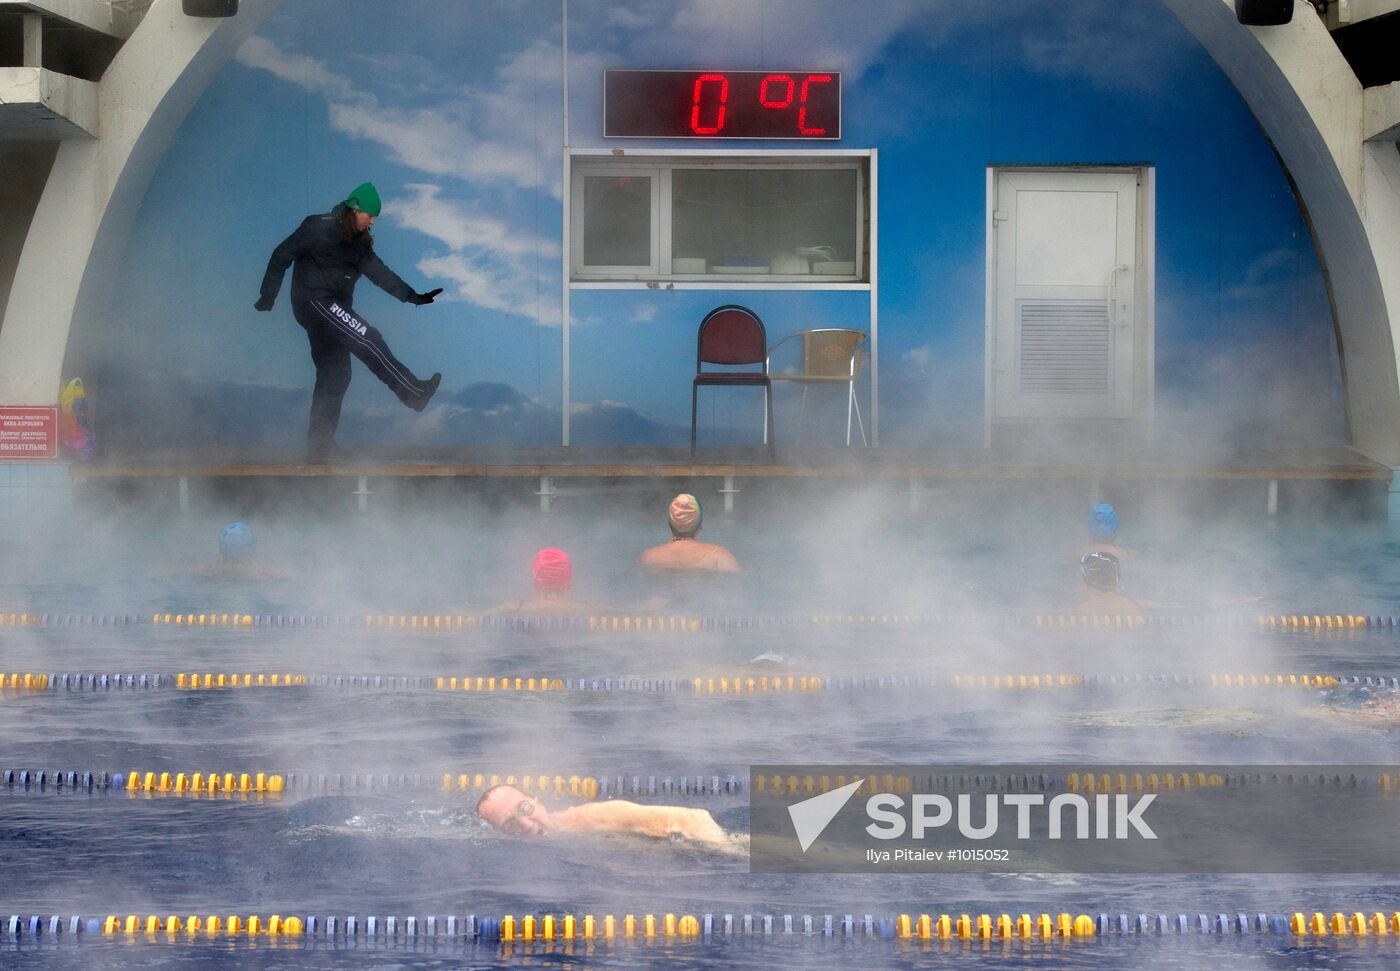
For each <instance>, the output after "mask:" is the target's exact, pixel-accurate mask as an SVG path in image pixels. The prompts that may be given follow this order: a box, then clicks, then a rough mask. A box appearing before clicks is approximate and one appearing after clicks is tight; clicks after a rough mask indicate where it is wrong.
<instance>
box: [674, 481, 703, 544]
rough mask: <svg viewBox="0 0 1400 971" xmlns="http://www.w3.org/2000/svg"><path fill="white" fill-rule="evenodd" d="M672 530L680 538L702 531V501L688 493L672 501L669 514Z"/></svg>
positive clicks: (683, 493)
mask: <svg viewBox="0 0 1400 971" xmlns="http://www.w3.org/2000/svg"><path fill="white" fill-rule="evenodd" d="M667 515H668V518H669V519H670V521H671V529H672V530H673V531H675V533H676V534H677V535H680V536H690V535H691V534H693V533H695V532H697V531H698V530H699V529H700V518H701V515H702V514H701V512H700V500H699V499H696V498H695V497H694V496H692V495H691V494H690V493H688V492H682V493H681V494H680V495H678V496H676V498H674V499H672V500H671V508H670V510H669V512H668V514H667Z"/></svg>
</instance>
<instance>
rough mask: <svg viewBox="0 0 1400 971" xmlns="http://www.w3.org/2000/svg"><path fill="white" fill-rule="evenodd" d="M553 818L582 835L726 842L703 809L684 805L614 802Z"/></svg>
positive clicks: (574, 810)
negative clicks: (602, 834) (628, 835)
mask: <svg viewBox="0 0 1400 971" xmlns="http://www.w3.org/2000/svg"><path fill="white" fill-rule="evenodd" d="M561 817H562V818H561ZM555 818H556V819H559V820H560V821H561V822H563V823H564V828H565V829H568V830H572V831H574V832H581V833H633V834H636V835H638V836H650V837H653V838H655V839H669V838H670V837H672V836H681V837H684V838H685V839H688V840H694V841H695V842H697V843H712V844H721V843H725V842H727V841H728V839H729V836H728V834H727V833H725V831H724V830H723V829H721V828H720V826H719V824H718V823H716V822H715V821H714V819H713V817H711V816H710V814H709V813H708V812H707V811H706V810H704V809H688V808H686V807H684V806H642V805H639V804H637V803H635V802H627V801H626V800H623V799H614V800H611V801H609V802H590V803H584V804H583V805H581V806H574V807H573V808H572V809H566V810H564V811H563V812H562V813H556V814H555Z"/></svg>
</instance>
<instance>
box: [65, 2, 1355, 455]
mask: <svg viewBox="0 0 1400 971" xmlns="http://www.w3.org/2000/svg"><path fill="white" fill-rule="evenodd" d="M987 8H995V9H987ZM569 26H570V35H569V45H570V59H571V84H570V111H571V126H570V127H571V131H570V133H569V134H570V140H571V143H572V144H573V145H574V146H575V147H603V146H605V145H606V144H607V143H606V142H605V141H604V139H603V138H602V137H601V131H600V126H601V103H600V102H601V87H602V70H603V68H605V67H612V66H637V67H643V66H644V67H701V66H712V67H716V68H774V67H792V66H807V65H811V66H817V67H822V68H832V69H836V70H840V71H842V72H843V75H844V88H845V90H844V101H845V104H844V131H843V136H844V137H843V139H842V141H841V143H840V144H841V146H843V147H853V148H870V147H874V148H878V149H879V151H880V283H881V291H880V308H879V309H880V333H881V361H880V380H881V432H882V442H883V443H884V444H888V445H910V446H922V445H974V444H978V443H980V441H981V431H982V406H983V386H982V385H983V381H982V374H983V328H984V316H983V293H984V262H985V252H984V228H983V227H984V220H985V192H986V169H987V166H988V165H995V164H1007V163H1019V164H1059V163H1074V162H1085V163H1100V164H1109V163H1147V164H1151V165H1153V166H1155V167H1156V171H1157V180H1158V181H1157V225H1158V236H1157V311H1156V313H1157V334H1156V358H1157V378H1156V380H1157V396H1156V413H1157V430H1158V437H1159V440H1162V441H1165V442H1168V443H1193V442H1194V443H1199V442H1201V441H1202V440H1203V438H1204V439H1208V440H1210V441H1212V442H1214V441H1227V442H1232V443H1237V444H1244V445H1251V446H1266V445H1280V444H1287V445H1298V444H1321V443H1335V442H1339V441H1340V440H1341V437H1342V433H1343V429H1342V399H1341V380H1340V370H1339V365H1338V361H1337V354H1336V345H1335V339H1334V336H1333V333H1332V325H1331V319H1330V314H1329V310H1328V305H1327V299H1326V293H1325V290H1324V286H1323V282H1322V278H1321V274H1320V271H1319V268H1318V265H1317V260H1316V257H1315V255H1314V252H1313V249H1312V245H1311V241H1310V238H1309V235H1308V231H1307V228H1306V226H1305V225H1304V224H1303V221H1302V219H1301V217H1300V214H1299V211H1298V207H1297V203H1296V201H1295V199H1294V198H1293V195H1292V193H1291V190H1290V186H1289V182H1288V179H1287V177H1286V174H1285V173H1284V172H1283V171H1282V169H1281V168H1280V165H1279V163H1278V161H1277V159H1276V157H1275V155H1274V153H1273V151H1272V149H1271V148H1270V146H1269V144H1268V141H1267V140H1266V139H1265V137H1264V135H1263V134H1262V132H1261V131H1260V129H1259V126H1258V125H1257V124H1256V123H1255V121H1254V119H1253V117H1252V116H1251V115H1250V113H1249V110H1248V108H1247V107H1246V106H1245V105H1244V103H1243V102H1242V101H1241V100H1240V98H1239V97H1238V95H1237V94H1236V93H1235V92H1234V90H1233V89H1232V88H1231V86H1230V84H1229V83H1228V81H1227V80H1226V79H1225V77H1224V75H1223V74H1222V73H1221V72H1220V71H1219V69H1218V68H1216V66H1215V65H1214V64H1213V63H1212V62H1211V60H1210V59H1209V57H1208V56H1207V55H1206V54H1205V52H1204V51H1203V50H1201V49H1200V48H1199V47H1198V46H1197V45H1196V44H1195V43H1194V41H1193V40H1192V39H1191V38H1190V37H1189V35H1188V34H1187V33H1186V31H1185V30H1184V29H1182V28H1181V27H1180V25H1179V24H1178V23H1177V22H1176V21H1175V19H1174V18H1173V17H1172V16H1171V15H1170V14H1169V13H1168V12H1167V11H1166V10H1165V9H1163V8H1161V7H1160V6H1159V5H1158V4H1157V3H1156V2H1155V0H1133V2H1123V0H1076V2H1074V3H1064V2H1060V0H1001V2H998V3H995V4H992V3H985V4H964V3H952V2H941V0H922V2H920V0H903V2H896V0H888V2H880V3H876V4H854V3H850V2H849V0H762V2H760V0H753V2H748V3H717V2H713V0H676V2H657V0H572V2H571V4H570V20H569ZM560 36H561V34H560V4H559V3H558V2H557V0H475V2H473V3H470V4H463V3H442V2H436V3H432V2H425V0H396V2H395V3H394V4H392V5H388V4H383V3H381V2H377V0H285V2H284V3H283V4H282V6H281V7H280V8H279V11H278V13H277V14H275V15H274V16H273V17H272V18H270V19H269V20H268V21H267V22H266V23H265V24H264V25H263V26H262V28H261V29H260V30H259V32H258V34H257V35H256V36H255V37H254V38H253V39H252V40H250V41H249V42H248V43H247V44H246V45H245V46H244V47H243V49H242V50H241V51H240V52H239V55H238V57H237V59H236V60H235V61H233V62H230V63H229V64H228V65H227V66H226V67H225V68H224V69H223V70H222V72H221V73H220V74H219V75H218V76H217V78H216V79H215V81H214V83H213V84H212V85H211V86H210V87H209V89H208V91H207V92H206V94H205V95H204V97H203V98H202V99H201V100H200V102H199V103H198V104H197V105H196V106H195V108H194V110H193V111H192V112H191V113H190V115H189V117H188V119H187V120H186V122H185V124H184V126H183V127H182V129H181V130H180V132H179V134H178V136H177V137H176V139H175V142H174V144H173V146H172V147H171V149H170V151H169V153H168V154H167V156H166V158H165V159H164V161H163V163H162V165H161V167H160V169H159V171H158V173H157V174H156V177H155V179H154V180H153V182H152V185H151V188H150V190H149V191H148V193H147V196H146V199H145V202H144V204H143V207H142V210H141V213H140V215H139V217H138V221H137V225H136V228H135V231H134V234H133V238H132V241H131V245H130V247H129V249H128V251H127V253H126V257H125V262H124V265H123V269H122V285H121V287H120V290H119V292H118V293H117V294H115V295H114V302H113V306H112V311H111V314H110V316H109V317H107V318H105V319H103V320H101V321H96V322H92V323H91V324H89V325H87V326H84V327H83V328H82V329H81V330H80V332H79V334H78V336H77V337H76V338H75V340H76V341H77V342H78V346H76V347H75V353H74V354H73V355H72V357H71V358H70V360H75V361H82V362H85V363H84V367H85V368H86V369H87V370H88V373H87V374H86V375H84V376H85V377H88V378H89V381H90V387H91V388H92V389H93V390H94V391H95V393H96V394H97V395H98V403H99V409H100V416H101V420H102V431H103V433H104V435H105V437H106V438H107V440H108V441H109V442H111V443H114V444H120V445H145V446H154V445H179V446H184V445H213V444H219V445H230V446H260V445H276V446H282V445H288V446H290V445H294V444H296V443H298V442H299V441H300V440H301V438H302V436H303V435H304V427H305V426H304V422H305V409H306V405H307V401H308V399H309V394H310V387H311V382H312V374H313V372H312V368H311V364H310V359H309V355H308V353H307V350H306V340H305V335H304V333H303V332H302V331H301V329H300V328H299V327H298V326H297V325H296V323H295V322H294V321H293V320H292V318H291V314H290V311H289V310H288V309H287V295H286V291H285V289H284V291H283V295H282V298H281V300H280V301H279V303H278V306H277V308H276V309H275V310H274V311H273V312H272V313H271V314H257V313H254V312H253V309H252V303H253V301H254V300H255V299H256V297H257V289H258V284H259V282H260V279H261V276H262V271H263V268H264V266H265V264H266V260H267V257H268V255H269V253H270V252H271V249H272V247H273V246H274V245H275V244H276V243H277V242H278V241H279V240H280V239H282V238H283V236H285V235H286V234H287V233H288V232H290V231H291V230H292V229H293V228H294V227H295V226H296V224H297V222H298V221H299V220H300V219H301V218H302V217H303V216H304V215H306V214H308V213H310V212H315V211H324V210H326V209H328V208H329V207H330V205H331V204H333V203H334V202H335V201H336V200H337V199H339V198H341V197H342V196H343V195H344V194H345V193H346V192H347V191H348V190H349V189H350V187H352V186H354V185H355V184H357V183H359V182H361V181H363V180H365V179H371V180H373V181H374V182H375V183H377V185H378V186H379V188H380V190H381V193H382V194H383V196H384V198H385V211H384V216H383V217H382V218H381V220H380V222H379V224H378V225H377V227H376V230H375V235H376V239H377V248H378V251H379V253H380V255H381V256H382V257H383V258H384V260H385V262H387V263H388V264H389V266H391V267H393V268H394V269H396V270H397V271H398V272H399V273H400V274H401V275H402V276H404V277H405V278H406V279H407V280H408V281H409V282H410V284H411V285H413V286H415V287H417V288H418V289H429V288H431V287H437V286H441V287H445V288H446V291H447V292H446V294H445V295H444V298H443V299H441V300H440V301H439V303H438V304H436V305H434V306H432V307H427V308H412V307H409V306H406V305H403V304H399V303H398V302H396V301H394V300H393V299H392V298H389V297H388V296H387V295H385V294H383V293H381V292H379V291H377V290H375V289H374V288H373V287H372V286H371V285H370V284H369V283H368V282H367V281H365V282H362V283H361V284H360V287H359V290H358V292H357V294H356V307H357V309H359V310H361V311H362V312H363V313H364V314H365V315H366V316H367V317H368V318H369V320H370V321H371V322H373V323H375V324H376V325H378V326H379V327H380V329H381V330H382V331H383V332H384V333H385V335H386V337H387V339H388V340H389V342H390V345H391V346H392V347H393V348H394V350H395V352H396V353H397V354H398V355H399V356H400V357H401V358H402V359H403V360H404V361H405V362H407V363H408V364H409V365H410V366H411V367H413V368H414V369H415V370H417V371H418V372H419V373H421V374H427V373H429V372H431V371H434V370H440V371H442V372H443V374H444V381H443V390H442V392H440V394H439V397H438V398H437V399H436V400H435V402H434V404H433V405H432V406H431V407H430V408H429V409H428V410H427V411H426V412H424V413H423V414H422V415H418V414H415V413H413V412H411V411H409V410H407V409H405V408H403V407H402V406H401V405H399V404H398V402H397V401H396V400H395V399H394V398H393V397H392V395H390V393H389V392H388V391H387V390H386V389H385V388H383V387H382V386H381V385H380V384H379V383H378V382H377V381H375V380H374V378H373V377H372V376H371V375H369V374H368V373H367V372H366V371H364V370H363V369H362V368H360V366H359V365H358V364H357V365H356V377H355V380H354V384H353V385H352V388H351V391H350V396H349V398H348V400H347V408H346V414H345V417H344V420H343V421H342V426H341V427H342V436H341V437H342V441H345V442H347V443H350V444H356V443H366V444H394V445H408V446H414V445H421V446H439V445H460V444H478V443H488V442H489V443H507V444H519V445H537V444H553V443H557V441H558V435H559V426H560V414H559V409H560V406H561V399H560V371H561V366H560V347H561V330H560V327H559V290H560V246H559V233H560V218H561V211H560V205H561V204H560V186H559V180H560V173H561V160H560V144H561V142H562V140H563V139H562V127H561V115H562V104H561V101H562V98H561V91H560V89H561V58H560V49H559V48H560ZM637 144H638V143H636V142H633V141H629V142H628V145H629V146H635V145H637ZM642 144H646V143H642ZM653 144H656V145H661V144H663V143H653ZM721 144H723V143H721ZM742 147H745V148H749V147H782V146H781V145H780V144H773V145H765V144H764V143H757V144H755V143H747V142H746V143H743V144H742ZM731 299H733V300H736V301H738V302H742V303H746V304H748V305H750V306H752V307H753V308H754V309H755V310H757V311H758V312H759V313H760V314H761V315H762V316H763V317H764V319H765V321H766V322H767V324H768V329H769V333H770V336H771V337H773V338H776V337H778V336H781V335H783V334H785V333H787V332H789V331H791V330H796V329H798V328H800V327H806V326H815V325H846V326H858V327H862V328H864V326H865V323H866V320H867V304H866V296H865V295H864V294H859V293H822V292H815V293H814V292H803V293H743V294H726V293H717V292H714V291H706V292H694V291H691V292H669V293H667V292H650V291H640V292H639V291H576V292H575V294H574V297H573V318H574V320H573V328H572V340H573V355H572V380H573V427H574V441H575V442H576V443H606V444H652V443H661V442H683V441H685V440H686V437H687V434H688V429H687V427H686V426H687V422H688V420H689V377H690V374H691V373H692V371H693V367H694V357H693V355H694V339H695V327H696V325H697V323H698V321H699V319H700V317H701V316H702V315H703V313H704V311H705V310H707V309H708V308H709V307H712V306H714V305H715V304H717V303H721V302H727V301H728V300H731ZM829 404H834V403H829ZM792 407H795V405H794V404H793V402H791V401H787V402H786V403H784V402H783V401H780V404H779V408H780V411H779V417H780V424H781V419H782V418H783V417H784V416H785V415H791V413H792V412H791V410H790V408H792ZM834 415H835V412H833V417H834ZM705 416H706V421H707V422H708V423H710V424H712V425H714V426H717V427H718V428H719V430H720V431H721V433H724V432H726V431H727V430H729V429H732V427H733V426H736V425H744V426H746V427H756V423H757V411H756V408H755V407H754V405H753V402H751V401H739V400H737V398H736V397H734V396H729V397H725V398H720V397H719V396H715V397H714V398H712V399H711V400H710V401H709V402H707V405H706V408H705ZM840 417H841V418H842V419H844V414H842V415H841V416H840ZM840 424H841V422H840V421H824V422H823V428H822V429H821V430H819V431H821V432H822V433H823V434H824V433H825V432H826V431H830V432H831V435H828V440H834V437H832V436H834V432H835V427H836V426H838V425H840ZM828 426H829V427H828ZM812 427H813V428H814V429H816V424H815V423H814V424H813V426H812ZM816 437H818V438H820V435H817V436H816Z"/></svg>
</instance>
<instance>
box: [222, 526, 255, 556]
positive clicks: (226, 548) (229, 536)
mask: <svg viewBox="0 0 1400 971" xmlns="http://www.w3.org/2000/svg"><path fill="white" fill-rule="evenodd" d="M257 545H258V541H257V539H256V538H255V537H254V536H253V531H252V530H251V529H249V528H248V527H247V526H246V525H244V524H243V523H229V524H228V525H227V526H225V527H224V531H223V532H222V533H220V534H219V552H220V553H222V554H223V556H224V559H226V560H241V559H244V558H245V557H247V556H249V555H251V554H252V552H253V549H254V548H255V547H256V546H257Z"/></svg>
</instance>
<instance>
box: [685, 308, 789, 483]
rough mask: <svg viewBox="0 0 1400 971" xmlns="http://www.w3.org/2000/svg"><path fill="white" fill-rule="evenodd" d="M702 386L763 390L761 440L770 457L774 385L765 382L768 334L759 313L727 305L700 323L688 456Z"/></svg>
mask: <svg viewBox="0 0 1400 971" xmlns="http://www.w3.org/2000/svg"><path fill="white" fill-rule="evenodd" d="M706 364H726V365H731V366H734V365H746V364H757V365H758V366H759V369H760V370H757V371H706V370H705V369H704V367H705V365H706ZM702 384H707V385H715V386H719V387H731V388H732V387H754V386H760V387H762V388H763V394H764V402H763V403H764V407H763V441H764V443H765V444H766V445H767V446H768V455H769V457H772V455H773V383H772V382H771V381H770V380H769V379H768V334H767V332H766V331H765V330H764V329H763V321H761V320H759V319H758V314H756V313H754V312H753V311H752V310H749V309H748V308H747V307H740V306H738V305H737V304H732V303H731V304H726V305H725V306H723V307H716V308H715V309H714V310H711V311H710V312H709V313H707V314H706V315H705V319H704V320H702V321H700V333H699V335H698V336H697V337H696V341H695V381H694V383H692V384H691V386H690V454H691V455H694V454H695V409H696V405H697V403H698V402H699V397H700V386H701V385H702Z"/></svg>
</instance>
